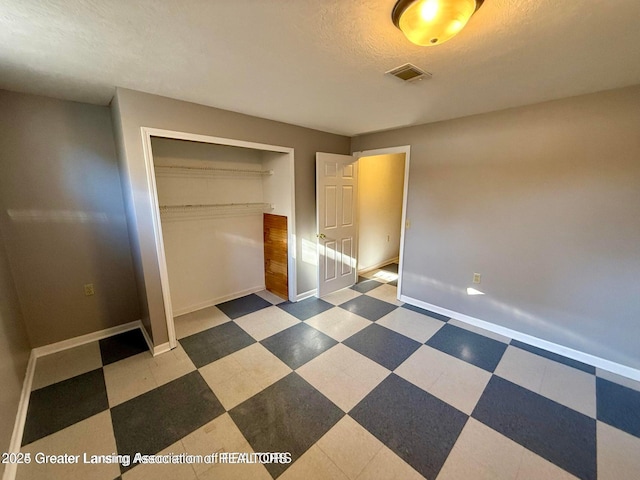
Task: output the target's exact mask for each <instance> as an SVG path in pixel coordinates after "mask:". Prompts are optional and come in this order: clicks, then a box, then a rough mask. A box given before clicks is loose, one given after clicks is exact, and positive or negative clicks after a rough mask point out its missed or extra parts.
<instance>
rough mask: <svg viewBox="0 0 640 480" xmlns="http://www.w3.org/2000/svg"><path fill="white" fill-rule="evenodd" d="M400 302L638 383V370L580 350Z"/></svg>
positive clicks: (438, 309) (412, 302) (408, 299)
mask: <svg viewBox="0 0 640 480" xmlns="http://www.w3.org/2000/svg"><path fill="white" fill-rule="evenodd" d="M400 300H401V301H403V302H405V303H408V304H409V305H413V306H415V307H420V308H424V309H426V310H431V311H432V312H435V313H439V314H441V315H445V316H448V317H450V318H455V319H456V320H460V321H461V322H464V323H468V324H469V325H474V326H476V327H480V328H484V329H485V330H488V331H490V332H493V333H497V334H498V335H503V336H505V337H509V338H512V339H514V340H518V341H519V342H523V343H526V344H528V345H531V346H534V347H538V348H541V349H543V350H547V351H549V352H552V353H557V354H558V355H562V356H564V357H567V358H571V359H573V360H577V361H579V362H582V363H586V364H588V365H591V366H593V367H596V368H600V369H602V370H607V371H609V372H612V373H615V374H617V375H621V376H623V377H626V378H630V379H632V380H636V381H640V370H638V369H635V368H632V367H628V366H627V365H623V364H621V363H617V362H613V361H611V360H607V359H605V358H601V357H597V356H595V355H591V354H590V353H585V352H581V351H580V350H574V349H573V348H569V347H565V346H563V345H560V344H557V343H553V342H549V341H548V340H543V339H542V338H539V337H535V336H533V335H529V334H526V333H522V332H519V331H517V330H512V329H510V328H507V327H503V326H501V325H496V324H495V323H491V322H487V321H486V320H481V319H479V318H475V317H471V316H469V315H465V314H464V313H459V312H456V311H454V310H449V309H447V308H443V307H439V306H437V305H433V304H431V303H427V302H423V301H422V300H417V299H415V298H412V297H408V296H406V295H400Z"/></svg>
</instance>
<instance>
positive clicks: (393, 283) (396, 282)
mask: <svg viewBox="0 0 640 480" xmlns="http://www.w3.org/2000/svg"><path fill="white" fill-rule="evenodd" d="M387 285H391V286H392V287H397V286H398V280H392V281H391V282H387Z"/></svg>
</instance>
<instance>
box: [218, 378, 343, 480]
mask: <svg viewBox="0 0 640 480" xmlns="http://www.w3.org/2000/svg"><path fill="white" fill-rule="evenodd" d="M229 414H230V415H231V418H232V419H233V421H234V422H235V424H236V425H237V426H238V428H239V429H240V431H241V432H242V434H243V435H244V437H245V438H246V439H247V441H248V442H249V444H250V445H251V447H252V448H253V450H254V451H256V452H290V453H291V458H292V463H293V462H295V461H296V460H297V459H298V458H299V457H300V456H301V455H302V454H303V453H304V452H306V451H307V450H308V449H309V447H311V446H312V445H313V444H314V443H315V442H317V441H318V440H319V439H320V437H322V436H323V435H324V434H325V433H327V432H328V431H329V430H330V429H331V427H333V426H334V425H335V424H336V423H338V421H339V420H340V419H341V418H342V417H343V416H344V412H343V411H342V410H341V409H340V408H338V407H337V406H335V405H334V404H333V403H332V402H331V401H330V400H328V399H327V398H326V397H325V396H324V395H322V394H321V393H320V392H318V391H317V390H316V389H315V388H313V387H312V386H311V385H310V384H309V383H307V382H306V381H305V380H304V379H303V378H301V377H300V376H299V375H298V374H296V373H291V374H289V375H287V376H286V377H285V378H283V379H282V380H280V381H278V382H276V383H274V384H273V385H271V386H270V387H267V388H266V389H265V390H263V391H262V392H260V393H258V394H257V395H255V396H253V397H251V398H250V399H249V400H247V401H245V402H244V403H241V404H240V405H238V406H237V407H235V408H233V409H232V410H231V411H230V412H229ZM290 465H291V464H275V463H273V464H266V465H265V467H266V468H267V470H268V471H269V473H271V475H272V476H273V477H274V478H276V477H277V476H279V475H280V474H282V472H284V471H285V470H286V469H287V468H288V467H289V466H290Z"/></svg>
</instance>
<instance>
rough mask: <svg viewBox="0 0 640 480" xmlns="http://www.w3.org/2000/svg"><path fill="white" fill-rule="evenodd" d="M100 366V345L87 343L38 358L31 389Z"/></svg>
mask: <svg viewBox="0 0 640 480" xmlns="http://www.w3.org/2000/svg"><path fill="white" fill-rule="evenodd" d="M100 367H102V358H101V356H100V345H99V343H98V342H91V343H87V344H86V345H80V346H79V347H74V348H71V349H69V350H64V351H62V352H58V353H52V354H51V355H46V356H44V357H40V358H38V360H37V361H36V371H35V374H34V376H33V384H32V385H31V389H32V390H37V389H38V388H42V387H46V386H47V385H51V384H53V383H57V382H61V381H62V380H67V379H69V378H72V377H75V376H76V375H81V374H83V373H87V372H90V371H91V370H95V369H97V368H100Z"/></svg>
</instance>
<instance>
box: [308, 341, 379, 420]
mask: <svg viewBox="0 0 640 480" xmlns="http://www.w3.org/2000/svg"><path fill="white" fill-rule="evenodd" d="M296 372H297V373H298V374H299V375H300V376H301V377H302V378H304V379H305V380H306V381H307V382H309V383H310V384H311V385H313V386H314V387H315V388H317V389H318V390H319V391H320V392H322V394H324V395H325V396H326V397H327V398H328V399H329V400H331V401H332V402H334V403H335V404H336V405H338V406H339V407H340V408H341V409H342V410H344V411H345V412H348V411H349V410H351V409H352V408H353V407H355V406H356V405H357V404H358V402H360V400H362V399H363V398H364V397H365V396H366V395H367V394H369V392H371V390H373V389H374V388H375V387H376V386H377V385H378V384H379V383H380V382H381V381H382V380H384V379H385V378H386V377H387V375H389V373H390V372H389V370H387V369H386V368H384V367H382V366H380V365H378V364H377V363H376V362H374V361H373V360H369V359H368V358H367V357H365V356H363V355H361V354H359V353H358V352H355V351H353V350H351V349H350V348H349V347H346V346H344V345H342V344H338V345H336V346H335V347H333V348H331V349H329V350H327V351H326V352H324V353H323V354H321V355H319V356H317V357H316V358H314V359H313V360H311V361H310V362H308V363H306V364H304V365H303V366H302V367H300V368H299V369H298V370H296Z"/></svg>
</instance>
